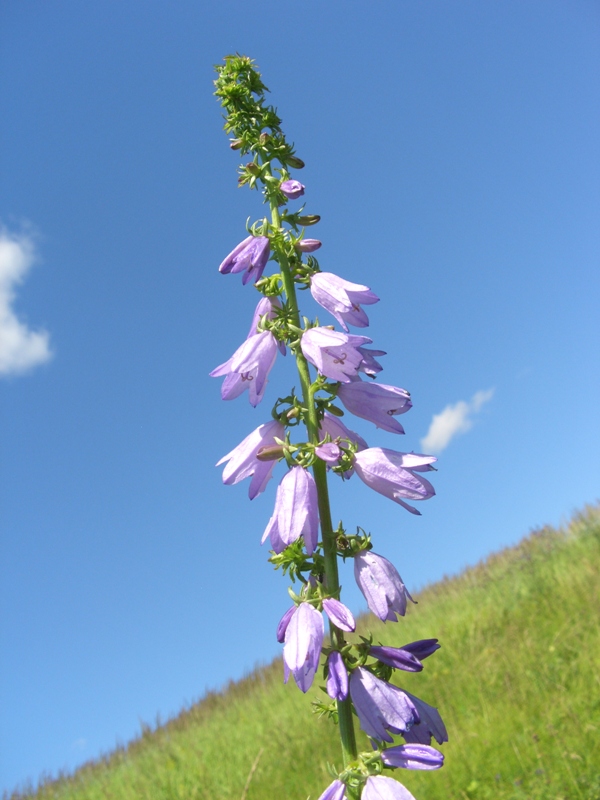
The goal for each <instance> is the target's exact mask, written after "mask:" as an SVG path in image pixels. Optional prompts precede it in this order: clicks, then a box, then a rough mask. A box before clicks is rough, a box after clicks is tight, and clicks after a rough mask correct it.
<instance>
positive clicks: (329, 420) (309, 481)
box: [210, 55, 447, 800]
mask: <svg viewBox="0 0 600 800" xmlns="http://www.w3.org/2000/svg"><path fill="white" fill-rule="evenodd" d="M216 69H217V73H218V78H217V80H216V81H215V85H216V87H217V90H216V94H217V96H218V97H219V98H220V100H221V103H222V105H223V107H224V109H225V111H226V118H225V120H226V121H225V130H226V131H227V132H228V133H230V134H232V135H233V136H234V138H233V139H232V140H231V142H230V146H231V148H232V149H233V150H238V151H240V153H241V155H242V156H246V155H247V154H251V155H252V157H253V160H252V161H250V162H247V163H246V164H245V165H243V166H241V167H240V177H239V184H240V185H248V186H250V188H258V187H259V185H260V186H261V187H262V189H263V193H264V198H265V202H266V203H268V205H269V208H270V211H271V219H270V220H269V219H267V218H264V219H262V220H259V221H258V222H256V223H254V224H253V225H252V226H250V227H249V228H248V234H249V235H248V236H247V237H246V238H245V239H243V240H242V241H241V242H240V243H239V244H238V245H237V246H236V247H235V248H234V249H233V250H232V251H231V253H230V254H229V255H228V256H227V257H226V258H225V259H224V260H223V262H222V263H221V265H220V267H219V271H220V272H221V273H222V274H236V273H241V274H242V283H243V284H247V283H249V282H252V283H253V284H254V286H255V287H256V288H257V289H258V290H259V292H261V294H262V295H263V297H262V299H261V300H260V301H259V303H258V305H257V307H256V310H255V312H254V315H253V318H252V322H251V325H250V330H249V333H248V335H247V337H246V339H245V340H244V341H243V342H242V344H241V345H240V346H239V347H238V349H237V350H236V351H235V353H234V354H233V355H232V356H231V357H230V358H229V359H228V360H227V361H225V362H224V363H223V364H221V365H220V366H218V367H216V368H215V369H214V370H213V371H212V372H211V373H210V374H211V376H213V377H223V378H224V380H223V383H222V386H221V396H222V398H223V399H224V400H232V399H234V398H236V397H238V396H240V395H241V394H242V393H243V392H245V391H246V390H248V393H249V399H250V402H251V404H252V405H253V406H257V405H258V404H259V403H260V402H261V401H262V400H263V398H264V396H265V391H266V388H267V384H268V378H269V374H270V372H271V370H272V368H273V366H274V364H275V362H276V359H277V354H278V352H279V353H281V354H283V355H285V354H286V352H287V351H288V350H289V351H290V352H291V353H292V354H293V355H294V356H295V358H296V363H297V366H298V372H299V379H300V384H301V388H302V394H301V396H300V397H297V396H296V395H295V394H294V393H293V392H292V394H291V395H289V396H288V397H286V398H283V399H282V398H279V400H278V401H277V403H276V405H275V407H274V408H273V411H272V417H273V419H272V421H270V422H265V423H263V424H262V425H260V426H259V427H258V428H257V429H256V430H254V431H253V432H252V433H250V434H249V435H248V436H247V437H246V438H245V439H244V440H243V441H242V442H241V443H240V444H239V445H238V446H237V447H235V448H234V449H233V450H232V451H231V452H230V453H228V454H227V455H226V456H224V457H223V458H222V459H221V461H219V464H225V467H224V470H223V482H224V483H226V484H235V483H238V482H239V481H241V480H244V479H245V478H250V479H251V480H250V488H249V496H250V499H253V498H255V497H256V496H257V495H259V494H260V493H262V492H263V491H264V490H265V488H266V486H267V483H268V481H269V480H270V479H271V477H272V475H273V471H274V469H275V467H276V465H277V464H278V463H279V462H280V461H283V462H285V465H286V467H287V470H286V472H285V474H284V476H283V478H282V479H281V481H280V483H279V486H278V488H277V493H276V498H275V507H274V511H273V514H272V516H271V518H270V520H269V521H268V523H267V526H266V528H265V530H264V533H263V537H262V541H263V542H265V541H266V540H267V539H268V540H269V542H270V545H271V548H272V555H271V559H270V560H271V561H272V562H273V564H274V565H275V566H276V567H282V568H283V569H284V572H289V574H290V576H291V577H292V578H293V579H299V580H300V583H301V588H300V591H299V592H298V593H296V592H294V591H292V590H291V589H290V594H291V596H292V599H293V601H294V605H293V606H292V607H291V608H290V609H289V610H288V611H287V612H286V613H285V614H284V616H283V617H282V619H281V621H280V622H279V625H278V627H277V639H278V641H280V642H281V643H282V644H283V646H284V647H283V662H284V680H285V681H286V682H287V680H288V678H289V677H290V676H292V677H293V679H294V681H295V682H296V684H297V685H298V687H299V688H300V689H301V690H302V691H303V692H306V691H307V690H308V689H309V688H310V686H311V685H312V683H313V680H314V677H315V675H316V673H317V670H318V669H319V665H320V663H321V656H322V655H324V656H325V661H324V664H323V674H324V678H325V681H326V683H325V689H326V691H327V693H328V695H329V696H330V698H331V699H332V706H331V707H329V706H327V707H324V706H323V705H322V704H321V706H322V707H321V710H326V711H327V712H328V713H329V714H330V716H331V717H332V718H334V719H338V720H339V726H340V736H341V739H342V749H343V753H344V762H345V763H344V769H343V770H342V771H341V772H339V773H337V775H336V778H335V780H334V781H333V783H332V784H331V785H330V786H329V787H328V788H327V789H326V790H325V791H324V793H323V794H322V795H321V798H320V800H344V799H345V798H348V797H350V798H353V799H354V798H358V797H361V798H362V799H363V800H376V798H391V800H410V798H411V797H412V795H410V793H409V792H408V790H407V789H406V788H405V787H403V786H402V785H401V784H400V783H398V782H397V781H396V780H394V779H391V778H389V777H386V776H384V775H382V774H381V772H382V770H383V769H384V768H385V769H391V770H394V769H398V768H404V769H437V768H439V767H441V766H442V764H443V756H442V754H441V753H440V752H439V751H438V750H436V749H435V748H433V747H431V741H432V739H435V740H436V741H437V742H438V744H442V743H443V742H445V741H447V733H446V729H445V727H444V723H443V722H442V720H441V717H440V715H439V713H438V711H437V709H435V708H434V707H433V706H430V705H428V704H427V703H425V702H424V701H423V700H421V699H419V698H417V697H414V696H413V695H411V694H409V693H408V692H406V691H404V690H402V689H400V688H398V687H397V686H395V685H394V684H392V683H390V682H389V678H390V676H391V674H392V672H393V671H394V670H403V671H408V672H419V671H421V670H422V669H423V664H422V661H423V659H425V658H427V657H429V656H430V655H432V654H433V653H434V652H435V650H437V649H438V647H439V645H438V643H437V640H436V639H426V640H421V641H419V642H411V643H409V644H407V645H405V646H403V647H402V648H392V647H385V646H382V645H374V644H373V643H372V639H369V640H367V639H365V638H364V637H361V641H360V642H357V643H355V644H352V643H351V642H349V641H348V640H347V634H351V633H353V632H354V631H355V627H356V625H355V621H354V618H353V616H352V614H351V612H350V610H349V609H348V608H347V607H346V606H345V605H344V604H343V603H342V602H341V601H340V599H339V581H338V577H337V558H338V556H342V557H344V558H348V557H351V558H353V559H354V568H355V569H354V572H355V578H356V582H357V585H358V587H359V588H360V590H361V592H362V593H363V595H364V597H365V599H366V601H367V605H368V607H369V609H370V610H371V611H372V612H373V613H374V614H375V615H376V616H377V617H378V618H379V619H380V620H382V621H384V622H385V621H393V622H395V621H396V620H397V619H398V617H401V616H404V614H405V613H406V608H407V601H408V600H412V598H411V596H410V594H409V592H408V590H407V589H406V586H405V585H404V583H403V581H402V578H401V577H400V575H399V573H398V571H397V570H396V568H395V567H394V566H393V564H391V563H390V562H389V561H388V560H387V559H386V558H384V557H383V556H381V555H378V554H377V553H375V552H373V550H372V549H371V548H372V545H371V541H370V537H369V536H366V535H359V534H358V533H357V535H356V536H348V535H347V534H346V532H345V531H344V530H343V529H342V528H341V527H340V528H338V530H337V531H334V530H333V527H332V524H331V515H330V512H329V500H328V489H327V472H329V471H332V472H335V473H337V474H338V475H341V476H342V477H343V478H345V479H346V480H347V479H349V478H351V477H352V476H353V474H354V473H356V475H357V476H358V478H359V479H360V480H361V481H363V482H364V483H365V484H366V485H367V486H368V487H370V488H372V489H374V490H375V491H376V492H379V493H380V494H383V495H384V496H386V497H388V498H390V499H391V500H393V501H394V502H395V503H398V504H399V505H402V506H403V507H404V508H406V509H407V510H408V511H410V512H411V513H413V514H419V513H420V512H419V511H418V510H417V509H416V508H415V507H414V506H413V505H411V503H413V502H414V501H420V500H426V499H428V498H430V497H432V496H433V495H434V494H435V492H434V489H433V487H432V485H431V484H430V483H429V481H428V480H426V479H425V478H424V477H423V473H424V472H427V471H430V470H432V469H433V466H432V464H433V462H435V458H434V457H433V456H428V455H420V454H416V453H405V452H399V451H394V450H390V449H387V448H383V447H369V445H368V444H367V443H366V442H365V441H364V439H362V437H360V436H359V435H358V434H356V433H354V432H353V431H352V430H350V429H349V428H347V427H346V425H345V424H344V423H342V422H341V421H340V419H339V417H340V416H341V415H343V413H344V412H343V411H342V409H340V408H339V406H338V405H337V404H336V403H337V401H339V402H341V403H342V405H343V406H344V408H345V409H346V410H347V411H348V412H350V413H351V414H354V415H355V416H357V417H361V418H362V419H366V420H368V421H370V422H372V423H373V424H374V425H375V426H376V427H378V428H380V429H382V430H383V431H386V432H389V433H396V434H403V433H404V429H403V427H402V426H401V425H400V423H399V422H398V421H397V420H396V419H395V417H396V416H397V415H399V414H404V413H405V412H407V411H408V410H409V409H410V408H411V405H412V403H411V399H410V394H409V393H408V392H407V391H406V390H405V389H401V388H399V387H396V386H391V385H387V384H382V383H374V382H371V380H369V379H374V378H375V377H376V376H377V374H378V373H379V372H381V370H382V367H381V364H380V363H379V362H378V361H377V360H376V357H380V356H382V355H385V352H384V351H382V350H373V349H370V348H368V347H366V345H369V344H372V339H370V338H369V337H367V336H364V335H356V334H351V333H349V326H352V327H356V328H366V327H368V325H369V318H368V316H367V314H366V312H365V310H364V308H363V306H368V305H373V304H375V303H377V302H378V301H379V297H378V296H377V295H376V294H375V293H374V292H372V291H371V289H370V288H369V287H368V286H364V285H362V284H355V283H351V282H349V281H347V280H344V279H343V278H341V277H339V276H337V275H335V274H333V273H331V272H323V271H321V269H320V267H319V264H318V262H317V261H316V259H315V258H314V256H312V253H314V252H316V250H318V249H319V248H320V247H321V242H320V241H319V240H317V239H308V238H304V232H303V230H302V229H303V228H304V227H305V226H308V225H314V224H316V223H317V222H318V221H319V219H320V217H319V216H318V215H315V214H304V213H303V208H301V209H300V210H299V211H296V212H292V211H289V210H288V209H287V203H288V201H295V200H298V199H299V198H301V197H303V196H304V195H305V193H306V186H304V185H303V184H302V183H301V182H300V181H299V180H297V179H296V178H294V177H292V176H291V175H290V172H289V170H290V169H300V168H302V167H303V166H304V163H303V162H302V161H301V160H300V159H299V158H298V157H297V156H296V155H295V152H294V148H293V146H291V145H289V144H288V143H287V141H286V139H285V136H284V135H283V132H282V131H281V127H280V125H281V120H280V119H279V117H278V116H277V113H276V111H275V109H274V108H273V107H272V106H268V105H266V104H265V102H264V93H265V91H267V90H266V87H265V86H264V84H263V83H262V81H261V79H260V75H259V73H258V72H257V71H256V69H255V68H254V65H253V62H252V61H251V59H248V58H246V57H244V56H237V55H236V56H229V57H227V58H226V59H225V65H224V66H218V67H217V68H216ZM304 256H307V261H306V262H305V261H303V257H304ZM269 260H271V261H273V262H275V263H276V264H277V265H278V266H279V270H280V271H279V272H278V273H274V274H273V275H269V276H264V271H265V269H266V266H267V264H268V263H269ZM296 286H299V287H303V286H304V287H308V288H309V289H310V292H311V294H312V296H313V298H314V299H315V301H316V302H317V303H318V304H319V305H320V306H321V307H322V308H324V309H325V310H326V311H327V312H328V313H330V314H331V315H332V317H333V319H334V320H335V321H336V322H337V323H338V324H339V326H340V327H341V328H342V329H343V330H342V331H338V330H335V328H334V326H333V325H327V326H322V325H319V324H318V323H313V322H310V321H309V320H307V319H306V318H301V316H300V313H299V309H298V305H297V299H296ZM309 365H311V366H312V367H313V368H314V369H315V370H316V374H312V375H311V372H310V366H309ZM361 376H365V377H366V378H367V380H366V381H365V380H364V379H363V378H362V377H361ZM300 422H303V423H304V424H305V426H306V429H307V441H305V442H300V443H297V442H296V443H293V442H292V441H291V436H290V429H291V428H294V427H296V426H297V425H298V424H299V423H300ZM309 469H312V472H311V471H309ZM407 501H410V502H407ZM323 612H324V613H325V614H326V615H327V617H328V619H329V624H330V631H331V642H330V643H329V644H327V646H324V635H325V629H324V623H323ZM352 709H354V711H355V713H356V715H357V716H358V720H359V723H360V726H361V728H362V729H363V731H364V732H365V733H366V734H367V736H368V737H369V738H370V739H371V742H372V745H373V748H374V751H373V752H369V753H363V754H359V753H358V752H357V750H356V742H355V736H354V728H353V722H352ZM393 735H400V736H402V737H403V739H404V742H405V744H400V745H394V738H393ZM387 745H394V746H391V747H388V746H387Z"/></svg>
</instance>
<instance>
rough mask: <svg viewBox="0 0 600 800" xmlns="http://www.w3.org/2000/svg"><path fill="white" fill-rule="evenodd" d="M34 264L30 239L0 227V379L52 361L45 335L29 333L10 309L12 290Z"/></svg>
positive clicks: (30, 331)
mask: <svg viewBox="0 0 600 800" xmlns="http://www.w3.org/2000/svg"><path fill="white" fill-rule="evenodd" d="M34 260H35V248H34V246H33V241H32V239H31V237H29V236H26V235H24V234H23V235H13V234H10V233H8V232H7V231H6V230H4V228H2V227H0V376H7V375H18V374H21V373H23V372H27V371H28V370H30V369H32V368H33V367H36V366H37V365H38V364H43V363H44V362H45V361H48V359H50V358H51V357H52V352H51V350H50V344H49V335H48V333H47V332H46V331H43V330H42V331H33V330H30V329H29V328H28V327H27V325H26V324H25V323H24V322H21V321H20V320H19V319H18V318H17V315H16V314H15V311H14V309H13V303H14V300H15V295H16V288H17V286H18V285H19V284H20V283H22V282H23V280H24V279H25V276H26V275H27V273H28V272H29V269H30V268H31V265H32V264H33V262H34Z"/></svg>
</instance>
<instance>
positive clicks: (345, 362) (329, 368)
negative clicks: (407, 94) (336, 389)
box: [300, 328, 372, 383]
mask: <svg viewBox="0 0 600 800" xmlns="http://www.w3.org/2000/svg"><path fill="white" fill-rule="evenodd" d="M371 341H372V340H371V339H369V338H368V337H367V336H353V335H351V334H347V333H340V332H339V331H332V330H330V329H329V328H310V329H309V330H307V331H305V332H304V333H303V334H302V338H301V340H300V347H301V348H302V352H303V354H304V357H305V358H306V359H308V361H310V363H311V364H314V366H315V367H316V368H317V369H318V370H319V372H320V373H321V374H322V375H325V377H326V378H331V380H333V381H341V382H342V383H350V381H351V380H352V379H353V378H354V377H356V375H357V373H358V368H359V366H360V365H361V363H362V360H363V356H362V354H361V353H360V352H359V351H358V348H359V347H360V346H361V345H363V344H368V343H369V342H371Z"/></svg>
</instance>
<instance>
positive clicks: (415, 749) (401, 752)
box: [381, 744, 444, 769]
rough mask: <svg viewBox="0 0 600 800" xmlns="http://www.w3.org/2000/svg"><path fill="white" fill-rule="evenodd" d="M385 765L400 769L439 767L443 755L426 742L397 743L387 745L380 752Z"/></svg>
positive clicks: (442, 762)
mask: <svg viewBox="0 0 600 800" xmlns="http://www.w3.org/2000/svg"><path fill="white" fill-rule="evenodd" d="M381 760H382V761H383V763H384V764H385V765H386V767H401V768H402V769H439V768H440V767H441V766H443V764H444V756H443V755H442V754H441V753H440V751H439V750H436V749H435V747H429V745H426V744H399V745H397V746H396V747H388V748H387V750H384V751H383V752H382V754H381Z"/></svg>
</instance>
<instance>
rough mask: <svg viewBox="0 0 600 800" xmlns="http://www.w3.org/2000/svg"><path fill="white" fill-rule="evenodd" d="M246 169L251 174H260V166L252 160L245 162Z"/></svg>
mask: <svg viewBox="0 0 600 800" xmlns="http://www.w3.org/2000/svg"><path fill="white" fill-rule="evenodd" d="M246 171H247V172H249V173H250V174H251V175H260V167H259V166H258V164H256V163H255V162H254V161H250V162H249V163H248V164H246Z"/></svg>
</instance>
